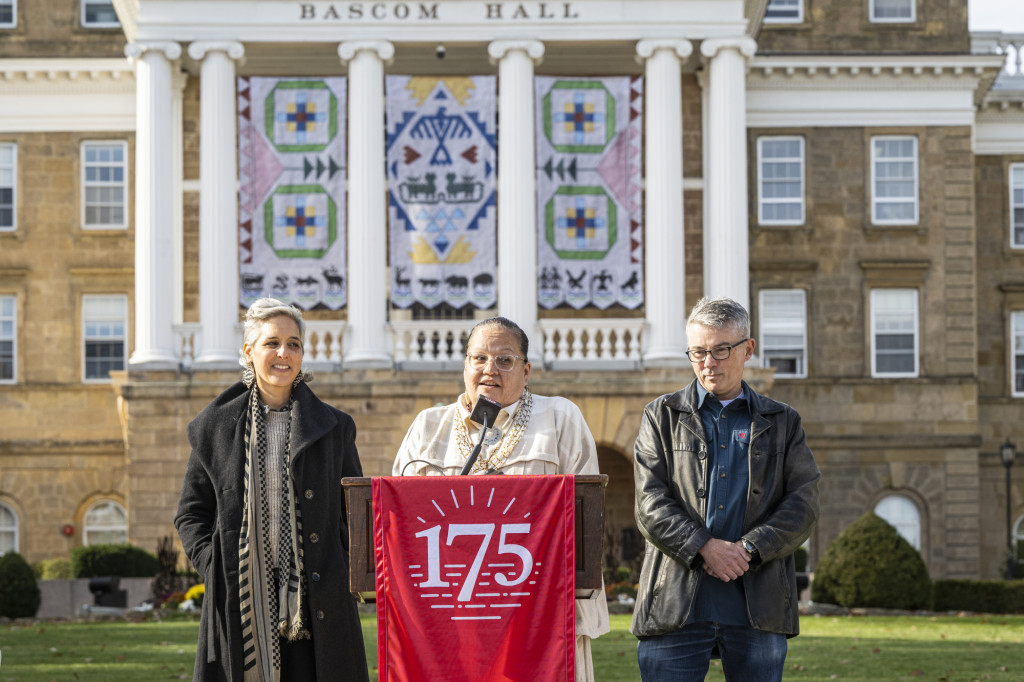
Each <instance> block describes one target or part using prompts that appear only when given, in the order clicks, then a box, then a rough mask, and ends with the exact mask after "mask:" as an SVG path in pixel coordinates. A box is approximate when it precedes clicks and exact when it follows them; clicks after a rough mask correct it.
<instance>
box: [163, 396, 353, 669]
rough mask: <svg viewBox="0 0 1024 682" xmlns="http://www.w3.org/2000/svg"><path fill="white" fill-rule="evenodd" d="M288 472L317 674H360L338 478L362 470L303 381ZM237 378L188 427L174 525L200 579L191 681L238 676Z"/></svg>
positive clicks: (341, 419) (343, 431)
mask: <svg viewBox="0 0 1024 682" xmlns="http://www.w3.org/2000/svg"><path fill="white" fill-rule="evenodd" d="M292 396H293V398H294V403H293V405H292V410H294V411H295V413H294V420H293V426H292V434H291V441H292V465H291V468H292V477H293V481H294V490H295V497H296V502H297V503H298V504H299V505H300V506H301V508H302V531H303V556H304V563H305V574H306V586H307V589H308V599H307V602H306V603H307V606H308V614H309V619H310V623H311V629H312V634H313V644H314V647H315V651H316V668H317V680H357V681H364V680H368V676H367V668H366V654H365V651H364V649H363V637H362V631H361V629H360V626H359V614H358V612H357V610H356V604H355V599H354V598H353V597H352V594H351V593H350V592H349V563H348V528H347V525H346V516H345V499H344V494H343V491H342V488H341V479H342V477H344V476H362V467H361V466H360V464H359V456H358V453H357V452H356V445H355V438H356V427H355V423H354V422H353V421H352V418H351V417H349V416H348V415H347V414H345V413H344V412H342V411H340V410H337V409H335V408H333V407H331V406H329V405H327V404H325V403H324V402H322V401H321V400H320V399H319V398H317V397H316V396H315V395H314V394H313V392H312V391H311V390H310V389H309V388H308V387H307V386H306V385H305V384H299V385H298V386H297V387H296V388H295V389H294V391H293V393H292ZM248 399H249V392H248V389H246V387H245V385H244V384H243V383H241V382H239V383H237V384H235V385H233V386H231V387H230V388H228V389H227V390H226V391H224V393H222V394H220V395H219V396H218V397H217V398H215V399H214V401H213V402H212V403H210V404H209V405H208V406H206V407H205V408H204V409H203V411H202V412H200V413H199V415H198V416H197V417H196V418H195V419H194V420H193V421H192V422H191V423H190V424H189V425H188V440H189V444H190V445H191V446H192V454H191V456H190V457H189V460H188V467H187V468H186V470H185V481H184V484H183V486H182V490H181V500H180V501H179V503H178V513H177V515H176V516H175V518H174V525H175V527H176V528H177V529H178V535H179V536H180V537H181V543H182V545H183V546H184V548H185V553H186V554H187V555H188V558H189V559H190V560H191V561H192V565H193V566H195V568H196V570H197V571H198V572H199V574H200V575H201V576H203V580H204V582H205V584H206V595H205V597H204V600H203V612H202V620H201V622H200V626H199V644H198V647H197V650H196V668H195V676H194V679H195V680H203V681H206V680H215V681H221V680H231V681H232V682H234V681H239V680H241V679H242V624H241V615H240V612H239V606H238V535H239V530H240V529H241V527H242V506H243V496H244V494H245V481H244V472H245V421H246V416H247V411H248V405H249V401H248Z"/></svg>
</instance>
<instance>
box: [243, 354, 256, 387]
mask: <svg viewBox="0 0 1024 682" xmlns="http://www.w3.org/2000/svg"><path fill="white" fill-rule="evenodd" d="M254 381H256V368H255V367H254V366H253V364H252V361H251V360H250V361H249V364H248V365H246V366H245V369H243V370H242V383H243V384H245V387H246V388H252V384H253V382H254Z"/></svg>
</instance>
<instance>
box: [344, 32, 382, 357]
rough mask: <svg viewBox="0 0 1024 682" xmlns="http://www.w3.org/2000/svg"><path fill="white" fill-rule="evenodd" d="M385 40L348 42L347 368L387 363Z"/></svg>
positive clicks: (345, 59)
mask: <svg viewBox="0 0 1024 682" xmlns="http://www.w3.org/2000/svg"><path fill="white" fill-rule="evenodd" d="M394 55H395V46H394V45H392V44H391V43H389V42H387V41H382V40H367V41H360V40H356V41H347V42H344V43H341V44H340V45H338V56H339V57H340V58H341V60H342V63H347V64H348V102H349V104H348V170H347V176H348V221H347V223H348V229H347V232H348V281H349V287H348V325H347V326H346V328H345V334H346V338H345V344H344V352H345V357H344V360H343V362H344V364H345V366H346V367H359V368H375V367H377V368H381V367H391V353H392V345H391V342H390V338H391V337H390V335H389V334H388V330H387V311H388V298H387V291H388V268H387V263H388V254H387V234H388V232H387V210H386V209H387V202H386V200H385V197H386V196H387V174H386V168H385V164H386V159H385V156H384V140H385V130H384V64H385V62H388V61H390V60H391V58H392V57H394Z"/></svg>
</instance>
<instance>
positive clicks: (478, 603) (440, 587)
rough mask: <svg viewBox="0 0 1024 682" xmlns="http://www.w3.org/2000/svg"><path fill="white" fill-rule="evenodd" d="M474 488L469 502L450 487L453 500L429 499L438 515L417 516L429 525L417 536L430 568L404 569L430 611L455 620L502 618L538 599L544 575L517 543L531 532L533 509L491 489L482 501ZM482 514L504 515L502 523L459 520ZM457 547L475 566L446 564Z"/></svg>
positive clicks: (469, 564)
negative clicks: (445, 612) (539, 580)
mask: <svg viewBox="0 0 1024 682" xmlns="http://www.w3.org/2000/svg"><path fill="white" fill-rule="evenodd" d="M475 489H476V486H469V490H468V493H469V494H468V499H466V495H465V493H463V499H462V500H460V499H459V497H458V496H457V495H456V493H455V490H454V489H452V488H449V489H448V493H449V495H450V499H449V498H448V497H445V496H444V494H443V493H441V495H440V496H439V497H435V498H432V499H431V500H430V504H431V507H433V509H434V510H435V511H436V516H435V515H434V514H425V515H424V516H426V517H427V518H424V516H417V517H416V520H417V521H418V522H419V523H420V524H422V525H423V526H425V528H424V529H423V530H421V531H419V532H417V533H416V534H415V537H417V538H419V539H421V540H423V541H424V542H426V543H427V562H426V565H424V564H409V565H407V566H406V569H407V570H408V571H409V577H410V578H412V579H413V580H414V581H415V582H414V586H415V589H416V590H417V591H418V592H419V597H420V598H421V599H423V600H425V601H426V602H428V603H429V605H430V608H431V609H446V610H450V611H451V620H502V619H503V618H505V617H507V616H509V615H510V614H511V613H513V612H514V611H515V609H517V608H519V607H521V606H522V605H523V602H524V601H525V600H526V599H529V598H530V597H532V596H534V593H535V586H536V584H537V578H538V576H540V575H541V570H542V567H541V564H540V562H535V561H534V559H533V555H532V554H531V553H530V551H529V550H528V549H527V548H526V547H524V546H523V545H522V544H519V542H522V541H523V540H524V539H525V538H527V537H528V536H529V534H530V527H531V524H530V523H529V521H528V519H529V518H530V516H531V514H532V511H531V510H523V509H522V503H520V502H517V500H516V498H515V497H510V498H508V499H505V500H500V499H499V500H495V499H494V497H495V489H494V488H493V487H491V488H490V489H489V490H488V489H485V490H484V491H482V492H483V493H484V494H483V495H481V496H480V499H478V498H477V495H476V490H475ZM484 497H486V499H483V498H484ZM481 510H487V512H489V513H490V514H491V515H493V513H496V512H497V513H500V515H501V518H502V522H501V523H480V522H479V521H478V520H474V521H471V522H465V523H464V522H460V519H478V518H479V517H480V515H481V513H480V512H481ZM499 510H500V512H499ZM506 519H507V522H506V521H505V520H506ZM495 536H497V543H496V546H495V542H494V540H495ZM517 541H518V542H517ZM474 543H475V544H474ZM456 545H457V546H458V547H459V548H460V549H459V553H465V554H468V555H472V557H473V558H472V561H471V562H469V563H458V562H448V561H445V560H444V558H443V555H444V554H446V553H451V552H452V550H450V549H449V548H451V547H453V546H456ZM446 550H447V551H446Z"/></svg>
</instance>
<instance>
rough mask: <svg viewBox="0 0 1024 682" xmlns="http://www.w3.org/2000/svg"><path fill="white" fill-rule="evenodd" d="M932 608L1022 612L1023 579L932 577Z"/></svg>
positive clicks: (938, 609) (1023, 606)
mask: <svg viewBox="0 0 1024 682" xmlns="http://www.w3.org/2000/svg"><path fill="white" fill-rule="evenodd" d="M932 601H933V604H934V606H933V608H934V609H935V610H936V611H975V612H978V613H1024V580H952V579H944V580H936V581H935V582H934V583H933V585H932Z"/></svg>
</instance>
